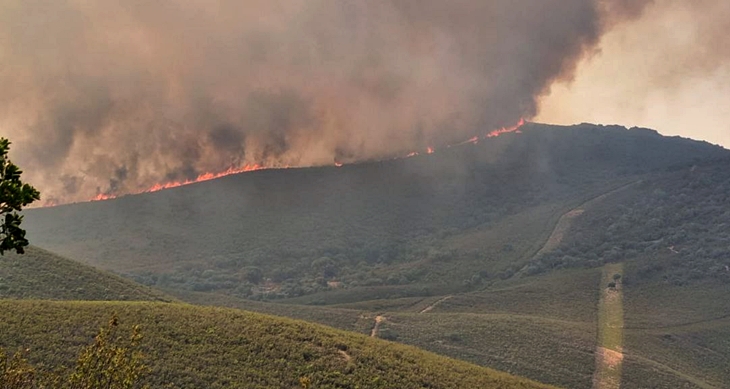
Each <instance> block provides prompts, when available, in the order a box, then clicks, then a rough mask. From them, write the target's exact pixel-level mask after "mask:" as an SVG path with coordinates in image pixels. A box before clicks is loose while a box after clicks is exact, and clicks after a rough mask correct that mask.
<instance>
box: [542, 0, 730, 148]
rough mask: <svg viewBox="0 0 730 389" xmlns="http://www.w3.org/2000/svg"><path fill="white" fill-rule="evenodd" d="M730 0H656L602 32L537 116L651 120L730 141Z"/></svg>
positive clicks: (568, 120) (563, 120)
mask: <svg viewBox="0 0 730 389" xmlns="http://www.w3.org/2000/svg"><path fill="white" fill-rule="evenodd" d="M729 37H730V1H723V0H714V1H710V0H695V1H674V0H656V1H655V2H654V4H652V5H650V6H649V7H648V8H647V9H646V10H645V12H644V14H643V15H642V17H641V18H639V19H637V20H634V21H630V22H627V23H624V24H622V25H621V26H618V27H617V28H615V29H614V30H612V31H609V32H608V33H607V34H606V35H604V36H603V38H602V39H601V42H600V44H599V46H598V50H597V52H595V53H593V54H592V55H590V56H588V57H586V58H585V59H584V60H583V61H581V63H580V64H579V65H578V68H577V70H576V74H575V78H574V79H573V80H570V81H569V82H561V83H556V84H555V85H553V86H552V88H551V91H550V93H549V94H548V95H547V96H544V97H543V98H542V100H541V107H540V113H539V115H538V116H537V117H536V119H535V120H536V121H539V122H546V123H559V124H573V123H581V122H590V123H600V124H621V125H626V126H639V127H648V128H653V129H656V130H658V131H659V132H660V133H662V134H665V135H678V136H682V137H688V138H693V139H699V140H706V141H708V142H710V143H713V144H719V145H722V146H724V147H726V148H730V41H729V40H730V38H729Z"/></svg>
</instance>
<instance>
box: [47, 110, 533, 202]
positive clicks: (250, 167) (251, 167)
mask: <svg viewBox="0 0 730 389" xmlns="http://www.w3.org/2000/svg"><path fill="white" fill-rule="evenodd" d="M525 123H526V121H525V120H524V119H520V121H519V122H517V124H515V125H513V126H509V127H502V128H500V129H497V130H493V131H490V132H488V133H486V134H484V135H482V136H481V137H480V136H474V137H472V138H470V139H469V140H466V141H464V142H460V143H456V144H453V145H446V146H445V147H446V148H451V147H455V146H462V145H466V144H476V143H478V142H479V141H480V140H486V139H490V138H495V137H498V136H500V135H502V134H507V133H513V132H514V133H520V128H522V126H524V125H525ZM435 152H436V149H435V148H434V147H432V146H429V147H427V148H426V150H425V151H422V152H418V151H411V152H409V153H408V154H405V155H403V156H400V157H396V158H395V159H401V158H412V157H416V156H419V155H430V154H433V153H435ZM334 166H336V167H341V166H344V163H342V162H339V161H337V160H335V162H334ZM289 168H291V167H290V166H276V167H269V166H266V165H260V164H247V165H244V166H243V167H240V168H234V167H231V168H229V169H227V170H225V171H222V172H208V173H203V174H200V175H199V176H198V177H196V178H194V179H189V180H184V181H168V182H163V183H158V184H155V185H153V186H152V187H150V188H149V189H146V190H143V191H140V192H136V193H125V194H116V193H100V194H97V195H96V196H95V197H94V198H92V199H91V200H90V201H104V200H111V199H115V198H117V197H118V196H120V195H127V194H139V193H152V192H158V191H161V190H165V189H172V188H177V187H180V186H185V185H190V184H195V183H199V182H205V181H210V180H214V179H216V178H222V177H226V176H230V175H233V174H241V173H248V172H253V171H258V170H271V169H289ZM55 205H58V204H54V203H46V204H45V206H55Z"/></svg>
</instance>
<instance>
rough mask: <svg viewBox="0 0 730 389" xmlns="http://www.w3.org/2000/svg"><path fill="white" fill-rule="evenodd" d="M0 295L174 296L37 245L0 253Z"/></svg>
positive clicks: (52, 297)
mask: <svg viewBox="0 0 730 389" xmlns="http://www.w3.org/2000/svg"><path fill="white" fill-rule="evenodd" d="M0 299H34V300H88V301H96V300H107V301H113V300H132V301H172V300H174V299H173V298H172V297H170V296H167V295H165V294H164V293H162V292H159V291H157V290H155V289H152V288H150V287H147V286H143V285H139V284H137V283H135V282H133V281H130V280H128V279H125V278H122V277H119V276H116V275H113V274H110V273H107V272H104V271H100V270H97V269H95V268H93V267H90V266H88V265H84V264H81V263H78V262H75V261H72V260H70V259H66V258H63V257H61V256H58V255H56V254H53V253H51V252H49V251H46V250H42V249H40V248H37V247H29V248H27V249H26V253H25V254H24V255H18V254H15V253H6V254H5V255H4V256H2V257H0Z"/></svg>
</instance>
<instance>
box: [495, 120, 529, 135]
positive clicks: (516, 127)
mask: <svg viewBox="0 0 730 389" xmlns="http://www.w3.org/2000/svg"><path fill="white" fill-rule="evenodd" d="M524 125H525V119H520V121H519V122H518V123H517V124H516V125H514V126H512V127H502V128H500V129H499V130H494V131H492V132H490V133H489V134H487V136H486V138H495V137H498V136H500V135H502V134H506V133H508V132H519V130H520V128H522V126H524ZM519 133H521V132H519Z"/></svg>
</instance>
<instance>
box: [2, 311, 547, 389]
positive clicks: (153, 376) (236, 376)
mask: <svg viewBox="0 0 730 389" xmlns="http://www.w3.org/2000/svg"><path fill="white" fill-rule="evenodd" d="M0 312H3V320H2V321H0V345H2V346H4V347H6V348H9V349H11V350H14V349H18V348H30V350H31V351H32V352H31V353H30V354H31V357H32V358H35V359H37V360H41V361H43V362H44V363H47V364H50V365H54V364H57V363H67V364H68V363H69V361H71V359H72V358H73V356H74V355H75V353H76V351H77V350H78V348H79V347H80V346H81V345H84V344H87V343H89V342H90V341H91V340H92V339H93V336H94V334H95V333H96V331H97V329H98V327H99V326H100V325H101V323H103V322H105V321H106V320H108V318H109V316H110V315H111V314H112V312H116V313H117V314H118V315H119V317H120V320H121V321H122V327H123V329H128V328H130V326H131V325H132V324H140V325H141V326H142V328H143V332H144V335H145V337H144V339H143V341H142V343H141V347H142V348H143V349H144V350H145V352H146V354H147V356H148V358H147V362H148V364H149V366H150V368H151V372H150V374H149V376H148V378H149V380H150V381H151V382H150V383H151V384H152V386H153V387H176V388H202V387H205V388H277V389H278V388H296V387H300V386H299V379H300V378H303V377H307V378H309V379H310V380H311V382H312V387H314V388H323V389H324V388H343V387H348V388H354V387H361V388H423V387H429V388H495V389H497V388H504V389H510V388H515V389H517V388H524V389H527V388H548V386H545V385H541V384H538V383H535V382H531V381H528V380H525V379H520V378H516V377H513V376H510V375H507V374H505V373H499V372H496V371H494V370H490V369H486V368H481V367H477V366H474V365H470V364H468V363H465V362H460V361H456V360H452V359H448V358H444V357H441V356H437V355H435V354H431V353H428V352H424V351H421V350H418V349H416V348H413V347H408V346H403V345H398V344H394V343H389V342H385V341H382V340H379V339H371V338H368V337H366V336H362V335H356V334H351V333H346V332H343V331H338V330H333V329H329V328H327V327H323V326H319V325H314V324H308V323H305V322H301V321H293V320H290V319H281V318H274V317H270V316H264V315H260V314H253V313H245V312H241V311H236V310H228V309H217V308H202V307H195V306H189V305H178V304H159V303H119V302H117V303H110V302H97V303H92V302H84V303H80V302H41V301H0ZM221 350H225V352H221Z"/></svg>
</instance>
